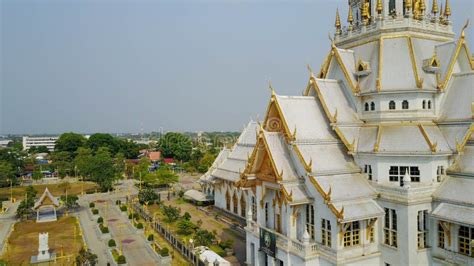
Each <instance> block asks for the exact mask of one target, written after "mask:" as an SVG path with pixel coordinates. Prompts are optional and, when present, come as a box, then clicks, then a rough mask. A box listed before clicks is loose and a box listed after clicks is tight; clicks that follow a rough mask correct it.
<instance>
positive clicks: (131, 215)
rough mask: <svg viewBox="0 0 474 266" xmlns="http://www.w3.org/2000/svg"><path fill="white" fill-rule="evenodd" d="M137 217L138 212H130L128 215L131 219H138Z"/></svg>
mask: <svg viewBox="0 0 474 266" xmlns="http://www.w3.org/2000/svg"><path fill="white" fill-rule="evenodd" d="M136 218H138V214H136V213H133V214H132V213H130V214H129V215H128V219H130V220H132V219H136Z"/></svg>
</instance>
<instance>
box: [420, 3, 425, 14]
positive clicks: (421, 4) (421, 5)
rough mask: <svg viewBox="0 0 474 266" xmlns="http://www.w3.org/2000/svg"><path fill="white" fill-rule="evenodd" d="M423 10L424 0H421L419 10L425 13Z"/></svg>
mask: <svg viewBox="0 0 474 266" xmlns="http://www.w3.org/2000/svg"><path fill="white" fill-rule="evenodd" d="M425 10H426V4H425V0H421V2H420V11H421V14H424V13H425Z"/></svg>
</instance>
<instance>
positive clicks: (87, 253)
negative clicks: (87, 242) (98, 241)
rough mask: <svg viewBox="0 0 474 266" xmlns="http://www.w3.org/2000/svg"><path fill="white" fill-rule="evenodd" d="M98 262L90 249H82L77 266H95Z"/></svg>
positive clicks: (77, 258) (77, 259)
mask: <svg viewBox="0 0 474 266" xmlns="http://www.w3.org/2000/svg"><path fill="white" fill-rule="evenodd" d="M97 262H98V258H97V255H96V254H94V253H92V252H91V250H90V249H87V250H85V249H84V248H81V250H80V251H79V255H77V257H76V264H77V266H95V265H96V264H97Z"/></svg>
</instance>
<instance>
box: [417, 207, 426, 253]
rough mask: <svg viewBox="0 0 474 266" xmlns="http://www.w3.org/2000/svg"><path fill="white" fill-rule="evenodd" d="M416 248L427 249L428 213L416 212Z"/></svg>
mask: <svg viewBox="0 0 474 266" xmlns="http://www.w3.org/2000/svg"><path fill="white" fill-rule="evenodd" d="M417 221H418V248H426V247H427V244H426V243H427V235H428V211H427V210H423V211H418V219H417Z"/></svg>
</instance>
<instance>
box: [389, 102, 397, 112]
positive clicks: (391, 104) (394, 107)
mask: <svg viewBox="0 0 474 266" xmlns="http://www.w3.org/2000/svg"><path fill="white" fill-rule="evenodd" d="M388 109H389V110H395V109H396V105H395V101H390V102H389V103H388Z"/></svg>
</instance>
